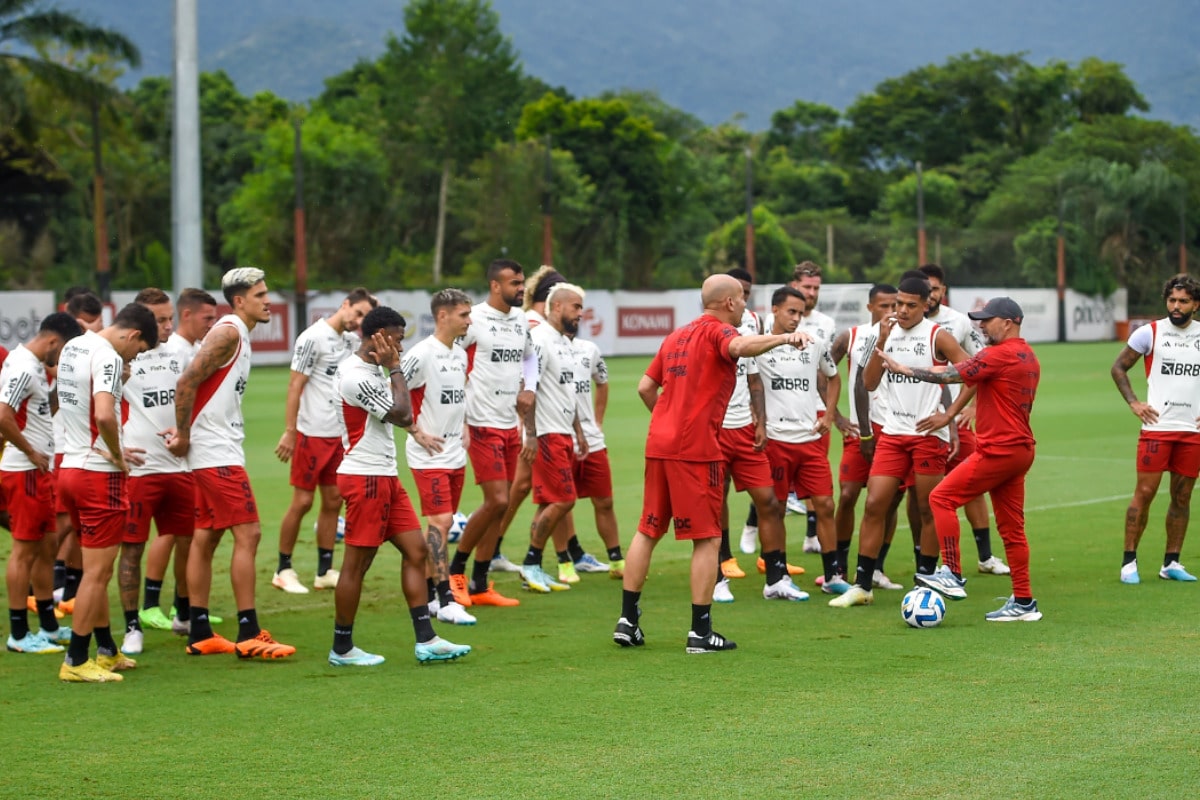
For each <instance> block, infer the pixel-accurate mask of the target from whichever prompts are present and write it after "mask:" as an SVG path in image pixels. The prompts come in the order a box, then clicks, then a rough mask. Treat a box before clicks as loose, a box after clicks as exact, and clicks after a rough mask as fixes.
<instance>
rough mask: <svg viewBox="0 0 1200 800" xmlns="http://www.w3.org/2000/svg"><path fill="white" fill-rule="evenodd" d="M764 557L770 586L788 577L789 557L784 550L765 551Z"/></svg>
mask: <svg viewBox="0 0 1200 800" xmlns="http://www.w3.org/2000/svg"><path fill="white" fill-rule="evenodd" d="M762 558H763V562H764V563H765V564H766V567H767V585H768V586H770V585H772V584H775V583H779V582H780V581H781V580H783V579H784V578H786V577H787V574H788V571H787V557H786V556H785V555H784V554H783V551H782V550H772V551H770V552H769V553H768V552H764V553H763V554H762ZM718 571H719V570H718Z"/></svg>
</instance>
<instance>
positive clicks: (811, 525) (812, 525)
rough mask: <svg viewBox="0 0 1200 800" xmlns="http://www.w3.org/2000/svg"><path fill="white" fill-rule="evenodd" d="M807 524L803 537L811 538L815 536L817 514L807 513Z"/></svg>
mask: <svg viewBox="0 0 1200 800" xmlns="http://www.w3.org/2000/svg"><path fill="white" fill-rule="evenodd" d="M807 516H808V524H807V525H806V526H805V531H804V535H805V536H807V537H809V538H812V537H813V536H816V535H817V512H815V511H809V512H808V515H807Z"/></svg>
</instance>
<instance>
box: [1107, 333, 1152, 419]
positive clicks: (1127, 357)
mask: <svg viewBox="0 0 1200 800" xmlns="http://www.w3.org/2000/svg"><path fill="white" fill-rule="evenodd" d="M1141 357H1142V354H1141V353H1139V352H1138V351H1137V350H1134V349H1133V348H1132V347H1130V346H1129V345H1125V347H1124V349H1122V350H1121V353H1120V355H1118V356H1117V360H1116V361H1114V362H1113V365H1112V379H1113V383H1115V384H1116V385H1117V391H1118V392H1120V393H1121V397H1122V398H1124V400H1125V402H1126V403H1128V404H1129V410H1130V411H1132V412H1133V415H1134V416H1135V417H1137V418H1138V419H1140V420H1141V421H1142V422H1144V423H1145V424H1147V425H1153V424H1154V423H1156V422H1158V412H1157V411H1155V410H1154V408H1153V407H1152V406H1151V405H1150V404H1149V403H1143V402H1141V401H1140V400H1138V399H1137V395H1136V394H1134V392H1133V386H1131V385H1130V384H1129V370H1131V369H1132V368H1133V365H1134V364H1136V363H1137V362H1138V359H1140V358H1141Z"/></svg>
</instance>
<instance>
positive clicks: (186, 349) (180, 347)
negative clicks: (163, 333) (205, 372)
mask: <svg viewBox="0 0 1200 800" xmlns="http://www.w3.org/2000/svg"><path fill="white" fill-rule="evenodd" d="M203 343H204V342H203V340H202V339H197V340H196V341H194V342H189V341H188V340H187V339H185V338H184V337H182V336H180V335H179V332H178V331H176V332H175V333H172V334H171V335H170V336H168V337H167V348H168V349H170V350H174V351H175V352H176V353H178V354H179V355H180V356H182V357H183V358H185V359H186V363H185V364H184V367H186V366H187V364H190V363H192V359H193V358H195V357H196V354H197V353H199V352H200V347H201V346H202V345H203Z"/></svg>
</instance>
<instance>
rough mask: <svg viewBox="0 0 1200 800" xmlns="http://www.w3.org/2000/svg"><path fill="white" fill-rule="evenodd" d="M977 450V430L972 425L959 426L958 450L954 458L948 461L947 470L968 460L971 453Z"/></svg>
mask: <svg viewBox="0 0 1200 800" xmlns="http://www.w3.org/2000/svg"><path fill="white" fill-rule="evenodd" d="M974 452H975V431H974V430H972V429H971V426H970V425H959V426H958V452H957V453H955V454H954V458H952V459H950V460H949V461H947V462H946V472H947V473H949V472H950V471H951V470H953V469H954V468H955V467H957V466H958V465H959V464H961V463H963V462H964V461H966V460H967V457H968V456H970V455H971V453H974Z"/></svg>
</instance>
